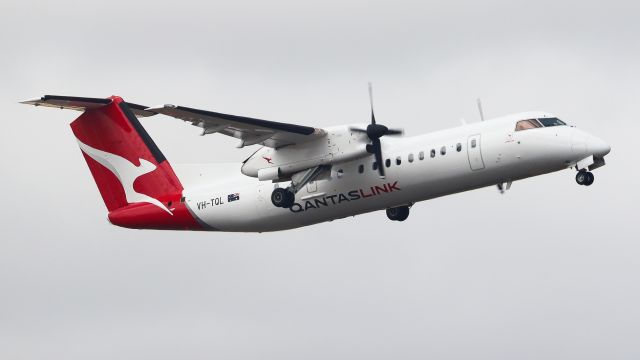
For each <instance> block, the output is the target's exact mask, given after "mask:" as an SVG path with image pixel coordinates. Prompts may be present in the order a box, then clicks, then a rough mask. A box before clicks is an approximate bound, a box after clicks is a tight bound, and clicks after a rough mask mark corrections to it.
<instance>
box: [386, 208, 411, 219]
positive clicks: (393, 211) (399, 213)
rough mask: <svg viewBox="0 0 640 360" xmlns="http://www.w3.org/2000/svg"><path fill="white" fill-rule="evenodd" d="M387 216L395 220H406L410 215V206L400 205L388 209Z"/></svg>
mask: <svg viewBox="0 0 640 360" xmlns="http://www.w3.org/2000/svg"><path fill="white" fill-rule="evenodd" d="M387 217H388V218H389V220H393V221H405V220H407V218H408V217H409V207H408V206H406V205H405V206H398V207H394V208H389V209H387Z"/></svg>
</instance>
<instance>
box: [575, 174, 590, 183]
mask: <svg viewBox="0 0 640 360" xmlns="http://www.w3.org/2000/svg"><path fill="white" fill-rule="evenodd" d="M587 178H588V176H587V172H586V171H578V173H577V174H576V182H577V183H578V185H585V184H586V183H587Z"/></svg>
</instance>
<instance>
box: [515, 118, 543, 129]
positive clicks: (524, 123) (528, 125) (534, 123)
mask: <svg viewBox="0 0 640 360" xmlns="http://www.w3.org/2000/svg"><path fill="white" fill-rule="evenodd" d="M539 127H542V125H540V123H539V122H538V120H536V119H529V120H520V121H518V122H517V123H516V131H522V130H529V129H535V128H539Z"/></svg>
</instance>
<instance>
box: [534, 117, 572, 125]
mask: <svg viewBox="0 0 640 360" xmlns="http://www.w3.org/2000/svg"><path fill="white" fill-rule="evenodd" d="M538 121H540V122H541V123H542V126H544V127H547V126H561V125H567V124H565V123H564V121H562V120H560V119H558V118H544V119H538Z"/></svg>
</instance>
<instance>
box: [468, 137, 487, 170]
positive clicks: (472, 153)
mask: <svg viewBox="0 0 640 360" xmlns="http://www.w3.org/2000/svg"><path fill="white" fill-rule="evenodd" d="M467 155H468V156H469V166H471V170H474V171H475V170H482V169H484V160H482V150H481V149H480V134H476V135H471V136H469V139H467Z"/></svg>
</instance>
